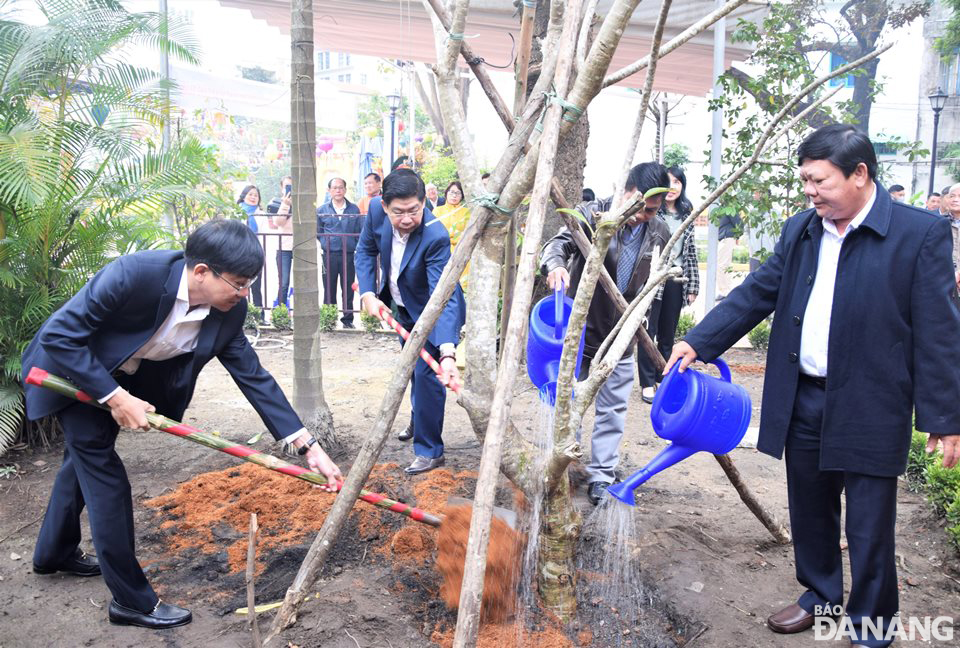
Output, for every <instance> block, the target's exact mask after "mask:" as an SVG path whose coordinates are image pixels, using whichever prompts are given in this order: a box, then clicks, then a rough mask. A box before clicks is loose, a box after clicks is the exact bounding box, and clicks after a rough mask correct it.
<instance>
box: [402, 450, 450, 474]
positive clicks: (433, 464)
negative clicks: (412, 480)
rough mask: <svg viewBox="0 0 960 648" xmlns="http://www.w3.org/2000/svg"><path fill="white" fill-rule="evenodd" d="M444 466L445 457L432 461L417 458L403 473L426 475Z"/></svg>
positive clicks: (441, 456)
mask: <svg viewBox="0 0 960 648" xmlns="http://www.w3.org/2000/svg"><path fill="white" fill-rule="evenodd" d="M443 464H444V459H443V455H440V456H439V457H436V458H434V459H431V458H430V457H417V458H416V459H414V460H413V463H412V464H410V465H409V466H407V467H406V468H404V469H403V472H405V473H407V474H408V475H419V474H420V473H425V472H428V471H431V470H433V469H434V468H439V467H440V466H442V465H443Z"/></svg>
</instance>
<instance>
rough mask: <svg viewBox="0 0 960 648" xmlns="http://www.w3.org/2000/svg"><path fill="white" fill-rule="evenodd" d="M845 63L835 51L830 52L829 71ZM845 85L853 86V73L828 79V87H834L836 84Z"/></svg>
mask: <svg viewBox="0 0 960 648" xmlns="http://www.w3.org/2000/svg"><path fill="white" fill-rule="evenodd" d="M846 64H847V61H846V59H844V58H843V57H842V56H840V55H839V54H837V53H836V52H830V71H831V72H833V71H834V70H836V69H837V68H840V67H843V66H844V65H846ZM840 85H842V86H846V87H847V88H852V87H853V75H852V74H848V75H847V76H846V77H844V78H840V77H837V78H834V79H830V87H832V88H835V87H837V86H840Z"/></svg>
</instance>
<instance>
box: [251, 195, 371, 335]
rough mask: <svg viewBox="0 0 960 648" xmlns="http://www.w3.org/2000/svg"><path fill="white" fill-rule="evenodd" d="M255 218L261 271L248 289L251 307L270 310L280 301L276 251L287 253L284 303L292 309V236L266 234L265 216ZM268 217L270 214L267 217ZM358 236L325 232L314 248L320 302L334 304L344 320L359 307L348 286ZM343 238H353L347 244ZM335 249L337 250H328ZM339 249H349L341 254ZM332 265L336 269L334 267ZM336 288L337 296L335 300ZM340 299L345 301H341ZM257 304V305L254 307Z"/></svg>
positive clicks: (351, 280)
mask: <svg viewBox="0 0 960 648" xmlns="http://www.w3.org/2000/svg"><path fill="white" fill-rule="evenodd" d="M255 216H256V217H257V225H258V232H257V237H258V238H259V239H260V244H261V246H263V250H264V256H263V269H262V270H261V273H260V277H259V279H258V280H257V281H256V282H255V283H254V285H253V286H252V287H251V290H250V296H251V299H253V302H254V304H255V305H262V307H263V308H264V309H265V310H272V309H273V308H274V307H276V306H277V304H278V303H279V302H280V301H281V299H280V286H281V281H282V278H283V277H282V271H283V267H282V266H283V259H282V257H281V256H280V255H279V252H281V251H284V252H287V253H288V254H289V255H290V257H291V266H289V267H288V272H289V273H290V274H288V278H287V286H288V288H287V295H286V298H287V299H286V300H285V301H286V303H287V305H288V306H289V307H290V308H293V306H294V304H293V299H292V297H293V296H294V294H295V292H296V289H295V287H294V286H293V283H292V249H293V235H292V234H288V233H285V232H279V231H276V230H274V231H272V232H271V231H270V230H269V229H268V227H269V226H268V224H267V219H266V218H265V217H266V216H268V214H259V213H258V214H255ZM269 216H272V214H269ZM359 238H360V234H359V233H346V234H342V233H335V232H330V233H328V232H325V233H323V234H320V235H319V236H318V239H319V240H318V241H317V248H318V252H319V253H320V256H321V268H320V272H321V274H320V276H319V277H318V282H319V286H320V289H321V293H322V294H321V296H320V297H321V299H322V303H328V304H337V310H338V311H339V312H340V313H341V314H342V316H343V318H344V319H345V320H347V321H349V319H351V318H352V317H353V315H354V314H355V313H357V312H358V311H359V310H360V308H359V303H358V301H359V294H355V292H356V291H354V290H353V288H352V284H353V282H354V278H355V276H354V275H355V273H354V268H353V249H355V248H356V241H357V240H359ZM347 239H354V243H353V244H352V245H351V244H350V242H349V241H348V240H347ZM334 240H338V241H339V243H340V245H339V246H338V245H334V244H333V241H334ZM335 247H339V248H340V250H341V251H337V250H332V249H331V248H335ZM342 250H350V251H349V252H347V253H343V252H342ZM334 264H336V266H334ZM376 269H377V270H376V272H377V281H379V279H380V264H379V263H377V264H376ZM338 288H339V296H340V299H339V300H338V299H337V297H338ZM344 296H347V297H349V299H346V300H345V299H344ZM257 302H259V304H257Z"/></svg>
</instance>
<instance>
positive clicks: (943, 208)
mask: <svg viewBox="0 0 960 648" xmlns="http://www.w3.org/2000/svg"><path fill="white" fill-rule="evenodd" d="M951 186H952V185H947V186H946V187H944V188H943V189H941V190H940V215H941V216H950V208H949V207H948V206H947V196H949V195H950V187H951Z"/></svg>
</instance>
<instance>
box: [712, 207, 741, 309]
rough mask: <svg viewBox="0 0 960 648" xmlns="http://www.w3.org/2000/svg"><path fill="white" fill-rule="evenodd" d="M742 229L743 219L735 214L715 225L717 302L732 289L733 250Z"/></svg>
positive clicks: (728, 215)
mask: <svg viewBox="0 0 960 648" xmlns="http://www.w3.org/2000/svg"><path fill="white" fill-rule="evenodd" d="M742 229H743V219H742V218H740V216H738V215H737V214H725V215H724V216H722V217H721V218H720V222H718V223H717V300H718V301H719V300H721V299H723V298H724V297H726V296H727V295H728V294H729V293H730V289H731V288H732V287H733V272H731V267H730V266H731V265H733V248H734V247H736V245H737V239H738V238H739V237H740V234H741V232H742Z"/></svg>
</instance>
